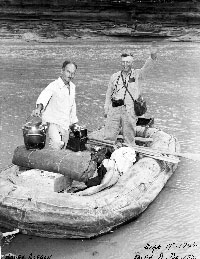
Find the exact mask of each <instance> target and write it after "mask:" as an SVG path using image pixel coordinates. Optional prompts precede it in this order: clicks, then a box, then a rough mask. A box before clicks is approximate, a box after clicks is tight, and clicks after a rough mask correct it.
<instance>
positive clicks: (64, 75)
mask: <svg viewBox="0 0 200 259" xmlns="http://www.w3.org/2000/svg"><path fill="white" fill-rule="evenodd" d="M76 69H77V65H76V64H75V63H74V62H71V61H69V60H66V61H65V62H64V63H63V65H62V70H61V76H60V77H59V78H58V79H56V80H55V81H53V82H51V83H50V84H49V85H48V86H47V87H46V88H45V89H44V90H43V91H42V92H41V94H40V95H39V97H38V99H37V101H36V109H35V110H33V112H32V115H34V116H40V115H41V116H42V121H43V123H47V124H48V134H49V138H50V146H51V147H52V148H54V149H62V148H63V147H64V146H66V145H67V142H68V139H69V127H70V126H71V125H73V124H76V123H77V122H78V119H77V116H76V102H75V87H76V86H75V84H73V83H72V82H71V80H72V79H73V78H74V76H75V73H76Z"/></svg>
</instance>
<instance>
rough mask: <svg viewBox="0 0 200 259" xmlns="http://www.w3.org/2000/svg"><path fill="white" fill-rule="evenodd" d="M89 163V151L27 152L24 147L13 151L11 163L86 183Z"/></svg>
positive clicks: (51, 150) (47, 150) (46, 150)
mask: <svg viewBox="0 0 200 259" xmlns="http://www.w3.org/2000/svg"><path fill="white" fill-rule="evenodd" d="M90 162H91V154H90V152H89V151H82V152H73V151H71V150H68V149H66V150H53V149H41V150H27V149H26V148H25V146H19V147H17V148H16V149H15V151H14V155H13V159H12V163H13V164H15V165H18V166H21V167H25V168H31V169H40V170H44V171H49V172H54V173H60V174H63V175H65V176H67V177H70V178H72V179H73V180H78V181H83V182H85V181H87V178H88V175H87V169H88V167H89V165H90Z"/></svg>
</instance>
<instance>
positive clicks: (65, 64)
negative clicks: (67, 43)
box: [62, 60, 78, 70]
mask: <svg viewBox="0 0 200 259" xmlns="http://www.w3.org/2000/svg"><path fill="white" fill-rule="evenodd" d="M69 64H73V65H74V66H75V68H76V69H77V67H78V66H77V64H76V63H75V62H72V61H70V60H65V61H64V62H63V64H62V70H65V67H66V66H67V65H69Z"/></svg>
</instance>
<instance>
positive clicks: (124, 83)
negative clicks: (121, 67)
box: [121, 72, 135, 102]
mask: <svg viewBox="0 0 200 259" xmlns="http://www.w3.org/2000/svg"><path fill="white" fill-rule="evenodd" d="M121 77H122V82H123V85H124V87H125V88H126V90H125V93H124V100H125V97H126V93H127V92H128V93H129V95H130V97H131V99H132V100H133V102H134V101H135V100H134V98H133V96H132V94H131V93H130V91H129V90H128V82H129V79H130V77H131V74H130V75H129V78H128V81H127V82H126V81H125V79H124V77H123V75H122V72H121Z"/></svg>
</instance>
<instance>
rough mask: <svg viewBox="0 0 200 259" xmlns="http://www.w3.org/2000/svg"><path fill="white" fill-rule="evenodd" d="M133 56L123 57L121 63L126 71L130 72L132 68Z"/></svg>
mask: <svg viewBox="0 0 200 259" xmlns="http://www.w3.org/2000/svg"><path fill="white" fill-rule="evenodd" d="M132 63H133V58H132V57H131V56H127V57H122V59H121V64H122V70H123V71H124V72H129V71H130V70H131V68H132Z"/></svg>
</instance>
